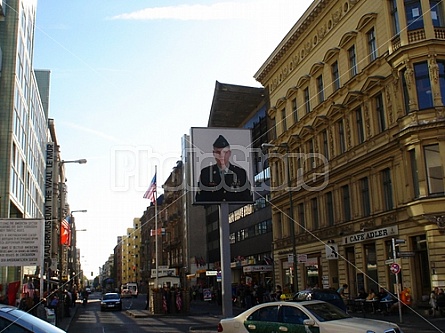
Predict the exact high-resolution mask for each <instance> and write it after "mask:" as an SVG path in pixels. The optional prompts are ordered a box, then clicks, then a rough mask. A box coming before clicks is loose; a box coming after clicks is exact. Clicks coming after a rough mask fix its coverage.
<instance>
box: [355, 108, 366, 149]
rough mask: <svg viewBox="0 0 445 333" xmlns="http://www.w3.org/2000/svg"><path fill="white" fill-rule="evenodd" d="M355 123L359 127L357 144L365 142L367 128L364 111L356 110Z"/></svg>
mask: <svg viewBox="0 0 445 333" xmlns="http://www.w3.org/2000/svg"><path fill="white" fill-rule="evenodd" d="M355 122H356V126H357V143H359V144H360V143H363V142H365V127H364V124H363V115H362V109H361V108H358V109H357V110H355Z"/></svg>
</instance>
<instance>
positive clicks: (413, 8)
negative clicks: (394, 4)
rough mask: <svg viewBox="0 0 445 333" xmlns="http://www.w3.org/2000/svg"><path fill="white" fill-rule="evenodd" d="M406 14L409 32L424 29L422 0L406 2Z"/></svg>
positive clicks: (406, 0)
mask: <svg viewBox="0 0 445 333" xmlns="http://www.w3.org/2000/svg"><path fill="white" fill-rule="evenodd" d="M405 13H406V23H407V25H408V31H411V30H417V29H421V28H423V15H422V6H421V4H420V0H405Z"/></svg>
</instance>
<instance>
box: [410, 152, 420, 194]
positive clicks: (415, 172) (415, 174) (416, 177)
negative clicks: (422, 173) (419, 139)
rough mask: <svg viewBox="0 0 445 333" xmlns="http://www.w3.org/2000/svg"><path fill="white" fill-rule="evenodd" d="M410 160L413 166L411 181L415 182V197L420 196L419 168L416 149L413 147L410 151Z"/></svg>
mask: <svg viewBox="0 0 445 333" xmlns="http://www.w3.org/2000/svg"><path fill="white" fill-rule="evenodd" d="M409 161H410V167H411V181H412V182H413V192H414V198H418V197H420V188H419V170H418V169H417V159H416V151H415V150H414V149H411V150H410V151H409Z"/></svg>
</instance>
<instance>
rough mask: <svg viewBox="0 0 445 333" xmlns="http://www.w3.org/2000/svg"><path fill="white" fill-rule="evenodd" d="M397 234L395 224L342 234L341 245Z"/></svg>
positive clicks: (397, 229)
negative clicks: (351, 233)
mask: <svg viewBox="0 0 445 333" xmlns="http://www.w3.org/2000/svg"><path fill="white" fill-rule="evenodd" d="M398 234H399V228H398V227H397V226H392V227H386V228H380V229H375V230H369V231H363V232H360V233H357V234H353V235H348V236H344V237H343V245H347V244H353V243H360V242H364V241H369V240H373V239H379V238H386V237H395V236H396V235H398Z"/></svg>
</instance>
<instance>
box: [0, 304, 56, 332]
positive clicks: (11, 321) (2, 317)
mask: <svg viewBox="0 0 445 333" xmlns="http://www.w3.org/2000/svg"><path fill="white" fill-rule="evenodd" d="M0 332H32V333H64V332H65V331H63V330H61V329H60V328H58V327H56V326H54V325H51V324H50V323H48V322H47V321H44V320H42V319H40V318H37V317H36V316H33V315H31V314H29V313H27V312H25V311H22V310H19V309H17V308H16V307H13V306H9V305H4V304H0Z"/></svg>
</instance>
